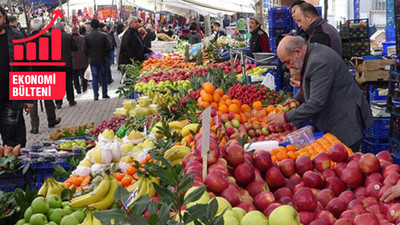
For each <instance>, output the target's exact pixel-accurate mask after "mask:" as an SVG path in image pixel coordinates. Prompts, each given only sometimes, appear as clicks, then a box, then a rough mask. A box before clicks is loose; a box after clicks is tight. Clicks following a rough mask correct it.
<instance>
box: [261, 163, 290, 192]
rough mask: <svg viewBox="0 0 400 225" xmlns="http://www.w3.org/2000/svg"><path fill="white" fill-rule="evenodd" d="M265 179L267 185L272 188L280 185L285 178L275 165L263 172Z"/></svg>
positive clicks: (283, 182)
mask: <svg viewBox="0 0 400 225" xmlns="http://www.w3.org/2000/svg"><path fill="white" fill-rule="evenodd" d="M265 180H266V181H267V184H268V186H269V187H270V188H272V189H276V188H279V187H282V186H283V185H284V184H285V182H286V178H285V177H284V176H283V175H282V173H281V171H280V170H279V169H278V168H277V167H275V166H273V167H271V168H269V169H268V171H267V172H266V174H265Z"/></svg>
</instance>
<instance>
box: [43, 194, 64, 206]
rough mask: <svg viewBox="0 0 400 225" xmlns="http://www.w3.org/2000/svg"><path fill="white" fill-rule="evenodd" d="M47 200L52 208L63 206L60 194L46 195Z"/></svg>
mask: <svg viewBox="0 0 400 225" xmlns="http://www.w3.org/2000/svg"><path fill="white" fill-rule="evenodd" d="M46 202H47V204H49V207H50V208H53V209H54V208H61V206H62V200H61V198H60V196H58V195H57V194H51V195H49V196H47V197H46Z"/></svg>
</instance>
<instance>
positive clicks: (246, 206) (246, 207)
mask: <svg viewBox="0 0 400 225" xmlns="http://www.w3.org/2000/svg"><path fill="white" fill-rule="evenodd" d="M236 207H239V208H242V209H243V210H244V211H246V213H248V212H250V211H253V210H256V207H255V206H254V205H252V204H250V203H247V202H242V203H240V204H239V205H237V206H236Z"/></svg>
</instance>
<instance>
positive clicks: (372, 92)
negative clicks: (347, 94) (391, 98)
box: [369, 85, 387, 102]
mask: <svg viewBox="0 0 400 225" xmlns="http://www.w3.org/2000/svg"><path fill="white" fill-rule="evenodd" d="M386 98H387V95H379V90H377V89H374V86H372V85H371V86H370V87H369V101H370V102H371V101H383V100H386Z"/></svg>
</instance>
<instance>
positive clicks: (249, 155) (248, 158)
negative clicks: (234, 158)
mask: <svg viewBox="0 0 400 225" xmlns="http://www.w3.org/2000/svg"><path fill="white" fill-rule="evenodd" d="M244 162H247V163H248V164H250V165H253V153H252V152H244Z"/></svg>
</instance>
